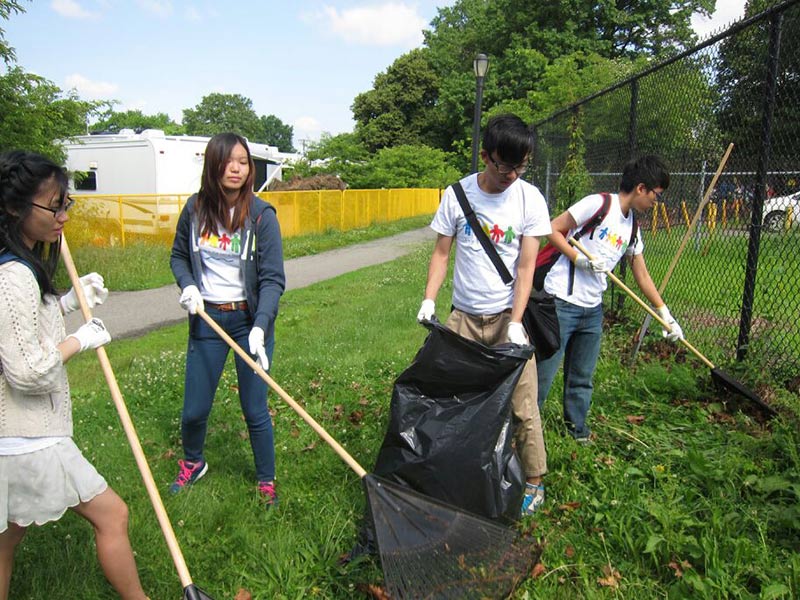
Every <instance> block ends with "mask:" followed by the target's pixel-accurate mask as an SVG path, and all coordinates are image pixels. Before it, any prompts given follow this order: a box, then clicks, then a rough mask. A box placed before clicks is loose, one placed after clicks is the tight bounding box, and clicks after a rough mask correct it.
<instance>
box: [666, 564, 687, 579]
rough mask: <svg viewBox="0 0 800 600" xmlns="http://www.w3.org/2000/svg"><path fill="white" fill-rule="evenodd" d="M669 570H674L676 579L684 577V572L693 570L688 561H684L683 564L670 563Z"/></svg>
mask: <svg viewBox="0 0 800 600" xmlns="http://www.w3.org/2000/svg"><path fill="white" fill-rule="evenodd" d="M669 568H670V569H672V572H673V573H674V574H675V577H677V578H678V579H680V578H681V577H683V572H684V571H685V570H686V569H691V568H692V564H691V563H690V562H689V561H688V560H682V561H681V562H676V561H674V560H673V561H672V562H670V563H669Z"/></svg>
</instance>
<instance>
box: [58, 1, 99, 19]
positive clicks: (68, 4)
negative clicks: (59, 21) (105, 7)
mask: <svg viewBox="0 0 800 600" xmlns="http://www.w3.org/2000/svg"><path fill="white" fill-rule="evenodd" d="M50 8H52V9H53V10H54V11H56V12H57V13H58V14H60V15H61V16H62V17H68V18H70V19H94V18H96V17H97V14H96V13H93V12H91V11H88V10H86V9H85V8H83V7H82V6H81V5H80V4H78V3H77V2H75V0H53V1H52V2H51V3H50Z"/></svg>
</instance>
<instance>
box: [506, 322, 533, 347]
mask: <svg viewBox="0 0 800 600" xmlns="http://www.w3.org/2000/svg"><path fill="white" fill-rule="evenodd" d="M506 335H507V336H508V341H509V342H511V343H512V344H517V345H518V346H529V345H530V342H529V341H528V334H527V333H526V332H525V327H523V325H522V323H517V322H516V321H511V322H510V323H509V324H508V330H507V331H506Z"/></svg>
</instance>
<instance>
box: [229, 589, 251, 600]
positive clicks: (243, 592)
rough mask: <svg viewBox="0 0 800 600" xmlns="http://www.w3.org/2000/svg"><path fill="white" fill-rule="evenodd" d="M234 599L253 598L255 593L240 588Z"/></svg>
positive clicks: (249, 599)
mask: <svg viewBox="0 0 800 600" xmlns="http://www.w3.org/2000/svg"><path fill="white" fill-rule="evenodd" d="M233 600H253V594H251V593H250V592H249V591H248V590H246V589H244V588H239V591H238V592H236V595H235V596H234V597H233Z"/></svg>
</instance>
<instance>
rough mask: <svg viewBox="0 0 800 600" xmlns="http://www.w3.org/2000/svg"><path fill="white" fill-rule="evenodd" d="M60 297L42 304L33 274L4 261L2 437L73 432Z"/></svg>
mask: <svg viewBox="0 0 800 600" xmlns="http://www.w3.org/2000/svg"><path fill="white" fill-rule="evenodd" d="M64 337H65V331H64V318H63V317H62V316H61V311H60V309H59V307H58V301H57V298H55V297H54V296H52V297H47V298H46V300H45V301H44V302H42V299H41V294H40V291H39V285H38V283H37V282H36V277H35V276H34V274H33V272H32V271H31V270H30V269H29V268H28V267H27V266H25V265H23V264H22V263H20V262H17V261H12V262H8V263H6V264H4V265H0V437H41V436H72V402H71V400H70V394H69V383H68V382H67V370H66V368H65V367H64V364H63V363H62V362H61V353H60V352H59V350H58V348H57V347H56V345H57V344H59V343H61V342H62V341H63V340H64Z"/></svg>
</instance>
